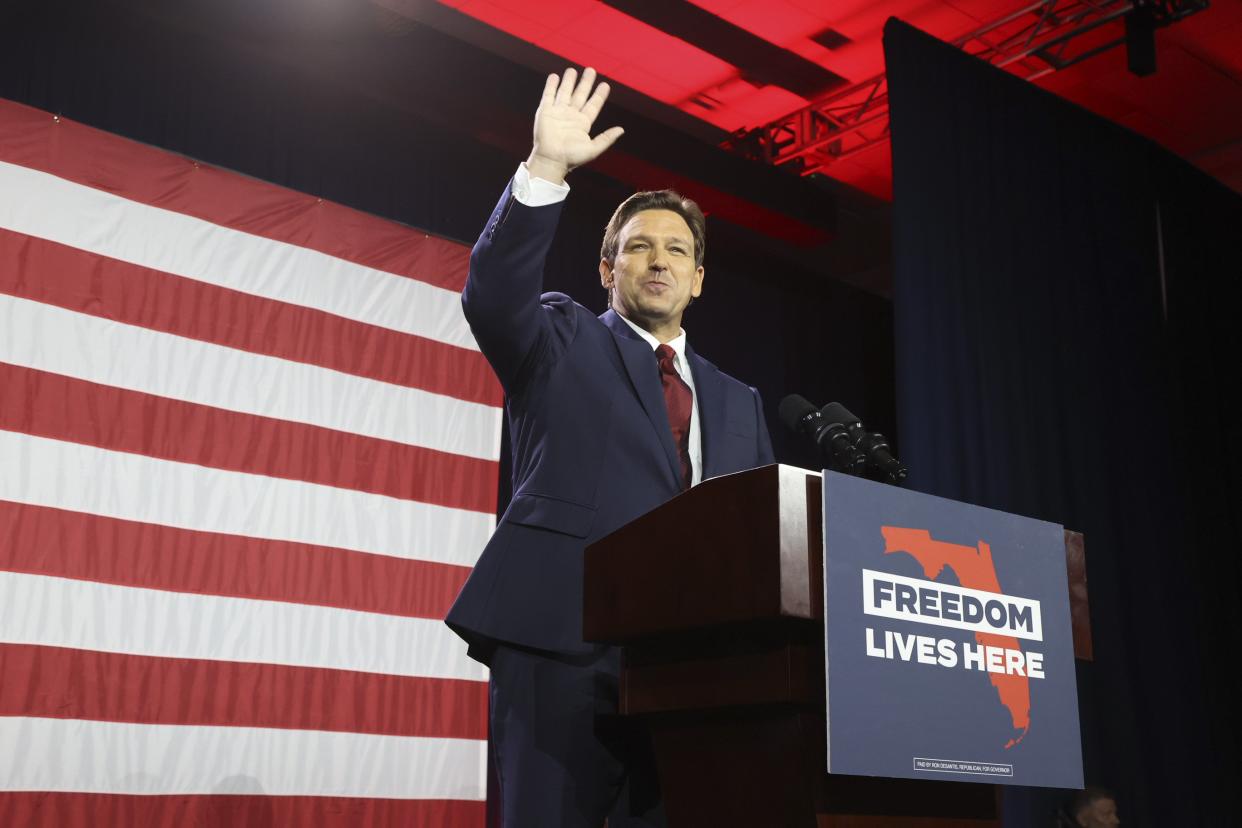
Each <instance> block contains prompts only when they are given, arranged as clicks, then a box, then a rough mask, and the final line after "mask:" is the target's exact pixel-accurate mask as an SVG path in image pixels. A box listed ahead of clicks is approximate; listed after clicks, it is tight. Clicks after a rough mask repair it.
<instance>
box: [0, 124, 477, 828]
mask: <svg viewBox="0 0 1242 828" xmlns="http://www.w3.org/2000/svg"><path fill="white" fill-rule="evenodd" d="M411 151H416V148H411ZM411 186H416V182H411ZM468 259H469V250H468V249H467V248H465V247H463V246H462V245H460V244H456V243H451V242H447V241H444V240H441V239H438V238H434V237H430V236H428V235H426V234H424V233H422V232H419V231H416V230H412V229H410V228H407V227H403V226H399V225H396V224H394V223H391V222H387V221H383V220H380V219H377V218H374V217H372V216H367V215H363V214H360V213H358V212H355V211H352V210H349V209H346V208H343V207H341V206H338V205H333V204H331V203H327V202H323V201H321V200H319V199H316V198H314V197H312V196H307V195H303V194H299V193H295V192H291V191H289V190H285V189H282V188H279V187H275V186H272V185H269V184H265V183H263V182H259V181H255V180H251V179H247V178H245V177H243V176H240V175H237V174H234V173H229V172H224V171H221V170H218V169H213V168H210V167H208V166H206V165H200V164H198V163H195V162H194V161H192V160H190V159H187V158H184V157H181V156H177V155H173V154H170V153H167V152H163V151H160V150H157V149H153V148H151V147H147V146H143V145H140V144H137V143H135V142H132V141H128V140H125V139H122V138H119V137H116V136H113V135H109V134H106V133H102V132H99V131H97V130H93V129H90V128H87V127H85V126H82V125H80V124H75V123H72V122H69V121H67V120H64V119H60V118H56V117H54V116H53V115H51V114H48V113H45V112H41V111H38V110H34V109H30V108H28V107H24V106H20V105H17V104H14V103H11V102H6V101H0V825H2V826H24V825H46V826H58V828H60V827H62V826H66V827H67V828H77V827H78V826H82V827H83V828H85V826H122V825H124V826H129V825H141V826H192V825H228V826H242V825H280V826H285V825H289V826H358V825H384V826H387V825H394V826H395V825H401V826H435V827H436V828H453V827H454V826H480V825H482V824H483V821H484V802H483V800H484V798H485V791H486V781H485V780H486V774H485V762H486V741H485V740H486V706H487V685H486V673H485V670H484V668H482V667H481V666H480V665H478V664H476V663H474V662H472V661H470V660H468V659H467V658H466V655H465V647H464V646H463V645H462V643H461V642H459V641H458V640H457V639H456V638H455V637H454V636H453V635H452V633H451V632H450V631H449V630H448V629H447V628H446V627H445V626H444V625H443V623H442V622H441V620H440V619H441V618H442V617H443V616H444V613H445V612H446V611H447V609H448V607H449V605H450V603H451V602H452V600H453V598H454V597H455V596H456V594H457V590H458V588H459V587H460V586H461V584H462V582H463V581H464V579H465V576H466V574H467V573H468V572H469V568H470V566H471V565H472V564H473V563H474V561H475V559H476V557H477V555H478V553H479V552H480V551H481V550H482V548H483V545H484V543H485V541H486V540H487V537H488V536H489V534H490V532H491V530H492V527H493V524H494V517H493V514H494V509H495V505H496V494H495V492H496V480H497V473H498V463H497V457H498V451H499V443H500V417H501V408H500V405H501V392H500V389H499V387H498V385H497V384H496V382H495V380H494V378H493V376H492V374H491V371H490V369H489V368H488V366H487V364H486V362H485V361H484V359H483V357H482V355H481V354H480V353H479V351H478V349H477V346H476V345H475V343H474V340H473V339H472V337H471V335H470V332H469V330H468V328H467V326H466V323H465V320H464V318H463V316H462V313H461V305H460V300H459V291H460V289H461V287H462V284H463V282H464V280H465V276H466V268H467V263H468Z"/></svg>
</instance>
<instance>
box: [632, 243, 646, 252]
mask: <svg viewBox="0 0 1242 828" xmlns="http://www.w3.org/2000/svg"><path fill="white" fill-rule="evenodd" d="M646 248H647V245H645V244H643V243H642V242H634V243H633V244H631V245H630V250H645V249H646Z"/></svg>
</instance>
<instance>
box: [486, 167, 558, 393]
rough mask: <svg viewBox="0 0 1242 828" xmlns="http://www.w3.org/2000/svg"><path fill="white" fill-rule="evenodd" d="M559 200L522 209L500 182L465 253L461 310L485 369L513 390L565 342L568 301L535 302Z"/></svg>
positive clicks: (518, 387)
mask: <svg viewBox="0 0 1242 828" xmlns="http://www.w3.org/2000/svg"><path fill="white" fill-rule="evenodd" d="M563 205H564V202H559V203H556V204H549V205H545V206H541V207H528V206H526V205H524V204H522V203H521V202H520V201H518V200H517V199H516V198H514V196H513V192H512V185H510V186H509V187H506V188H505V191H504V194H503V195H502V196H501V197H500V201H499V203H497V205H496V209H495V210H493V211H492V215H491V217H490V218H489V219H488V220H487V226H486V227H485V228H484V229H483V233H482V235H480V236H479V240H478V242H477V243H476V244H475V246H474V250H473V251H472V252H471V254H470V274H469V276H468V277H467V279H466V287H465V290H463V291H462V308H463V310H464V311H465V315H466V321H467V322H469V323H470V330H471V332H472V333H473V334H474V338H475V340H476V341H478V343H479V348H480V350H482V351H483V355H484V356H486V357H487V360H488V362H490V363H491V365H492V369H493V370H494V371H495V372H496V376H497V377H498V378H499V379H500V383H501V385H503V386H504V388H505V392H506V393H507V394H509V395H510V396H514V395H515V394H517V393H518V392H519V391H520V390H521V387H522V386H523V384H524V383H525V381H526V379H527V378H528V377H529V376H530V373H531V371H532V369H533V367H534V366H535V365H537V364H538V363H539V362H540V361H543V360H546V359H550V358H552V357H554V356H555V353H556V352H558V351H559V350H561V349H563V347H564V345H565V343H566V342H568V341H570V340H572V338H573V334H574V330H573V328H574V326H575V325H576V316H575V315H574V313H573V312H572V303H569V302H568V301H566V302H551V303H548V304H544V303H542V302H541V301H540V290H541V288H542V285H543V268H544V262H545V260H546V259H547V255H548V248H549V247H550V246H551V244H552V238H553V236H554V235H555V233H556V225H557V222H558V221H559V219H560V215H561V209H562V207H563Z"/></svg>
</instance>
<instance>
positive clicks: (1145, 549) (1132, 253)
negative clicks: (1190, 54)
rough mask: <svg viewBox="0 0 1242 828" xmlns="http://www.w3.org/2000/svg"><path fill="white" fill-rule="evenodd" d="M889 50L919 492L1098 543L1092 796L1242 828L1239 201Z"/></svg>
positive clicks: (924, 49)
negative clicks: (1237, 656) (1235, 669)
mask: <svg viewBox="0 0 1242 828" xmlns="http://www.w3.org/2000/svg"><path fill="white" fill-rule="evenodd" d="M885 49H886V53H887V58H888V77H889V84H890V90H891V95H892V113H893V114H892V129H893V166H894V179H893V180H894V185H895V190H894V199H893V203H894V228H893V235H894V240H895V243H894V264H895V285H894V308H895V316H896V342H897V367H898V371H897V384H898V389H899V395H900V399H901V401H902V405H901V407H900V425H901V432H902V436H903V448H904V452H905V456H904V458H903V459H904V460H905V461H906V462H908V463H909V464H910V466H911V468H912V469H913V470H914V471H913V473H912V476H911V481H910V482H911V485H912V486H913V487H914V488H917V489H920V490H922V491H926V492H930V493H934V494H937V495H941V496H944V497H951V498H955V499H959V500H965V501H968V502H972V503H977V504H979V505H983V506H989V507H992V508H996V509H1002V510H1004V511H1009V512H1016V513H1018V514H1023V515H1029V516H1031V517H1036V518H1042V519H1044V520H1050V521H1054V522H1056V523H1061V524H1064V525H1066V526H1069V527H1071V528H1074V529H1078V530H1080V531H1082V532H1083V533H1084V534H1085V536H1086V553H1087V577H1088V582H1089V585H1090V597H1091V623H1092V637H1093V644H1094V648H1095V654H1096V658H1095V661H1094V662H1093V663H1090V664H1084V663H1081V662H1080V663H1079V665H1078V666H1079V669H1078V678H1079V708H1080V718H1081V721H1082V729H1083V760H1084V772H1085V776H1086V780H1087V782H1088V783H1095V784H1104V785H1107V786H1109V787H1111V788H1114V789H1115V790H1116V791H1117V793H1118V800H1119V804H1120V810H1121V814H1122V820H1123V823H1124V824H1127V825H1236V824H1237V823H1238V816H1237V811H1238V808H1237V805H1236V804H1235V797H1234V794H1233V785H1234V783H1235V780H1236V777H1237V771H1238V768H1239V763H1238V756H1237V752H1238V747H1239V725H1238V717H1237V714H1236V702H1237V699H1238V697H1239V694H1238V692H1237V689H1236V685H1235V684H1234V680H1233V678H1232V662H1233V660H1234V656H1233V655H1232V653H1233V652H1234V651H1235V647H1236V642H1237V641H1238V640H1239V633H1242V625H1240V624H1239V612H1238V601H1237V598H1236V597H1235V596H1236V585H1237V584H1238V578H1239V575H1240V574H1242V569H1240V567H1239V565H1238V557H1237V552H1236V547H1237V543H1236V539H1237V538H1238V536H1239V529H1242V526H1239V519H1238V511H1239V506H1240V505H1242V487H1240V486H1239V483H1238V480H1237V477H1236V476H1235V474H1234V471H1235V469H1236V468H1237V467H1238V464H1239V461H1240V460H1242V423H1240V422H1239V415H1240V414H1242V411H1239V406H1238V404H1237V402H1236V401H1235V389H1234V388H1233V386H1234V385H1236V383H1237V381H1238V375H1239V371H1238V364H1239V363H1238V358H1239V356H1240V355H1242V348H1240V347H1239V345H1240V341H1239V332H1238V326H1237V323H1236V314H1237V309H1238V307H1239V300H1242V287H1240V286H1239V276H1242V248H1239V247H1238V245H1237V236H1238V233H1239V231H1242V197H1239V196H1238V195H1237V194H1236V193H1233V192H1232V191H1230V190H1227V189H1226V188H1225V187H1223V186H1222V185H1221V184H1219V183H1218V182H1217V181H1215V180H1213V179H1211V178H1209V177H1208V176H1206V175H1205V174H1203V173H1201V172H1199V171H1198V170H1196V169H1194V168H1193V167H1191V166H1190V165H1189V164H1186V163H1185V162H1183V161H1181V160H1180V159H1177V158H1175V157H1173V156H1171V155H1169V154H1168V153H1166V152H1165V151H1163V150H1161V149H1160V148H1158V147H1156V146H1155V145H1154V144H1151V143H1150V142H1148V141H1146V140H1145V139H1142V138H1139V137H1138V136H1136V135H1134V134H1133V133H1130V132H1128V131H1126V130H1124V129H1122V128H1120V127H1118V126H1116V125H1114V124H1112V123H1109V122H1107V121H1105V120H1103V119H1101V118H1099V117H1097V116H1094V115H1092V114H1090V113H1087V112H1085V111H1083V110H1080V109H1078V108H1077V107H1074V106H1072V105H1069V104H1067V103H1065V102H1064V101H1063V100H1061V99H1059V98H1057V97H1055V96H1053V95H1050V94H1048V93H1046V92H1043V91H1041V90H1039V89H1037V88H1035V87H1033V86H1031V85H1030V84H1026V83H1023V82H1021V81H1019V80H1018V79H1017V78H1014V77H1012V76H1010V75H1008V74H1005V73H1003V72H999V71H995V70H992V69H990V68H989V67H985V66H983V65H982V64H981V63H980V62H978V61H976V60H973V59H971V58H968V57H967V56H965V55H963V54H962V53H961V52H959V51H957V50H955V49H951V48H949V47H947V46H945V45H944V44H942V43H940V42H938V41H935V40H933V39H932V38H929V37H927V36H926V35H924V34H922V33H921V32H919V31H917V30H915V29H912V28H910V27H908V26H905V25H904V24H900V23H897V22H896V21H890V22H889V25H888V27H887V29H886V32H885ZM940 90H952V93H951V94H945V93H944V92H943V91H940ZM915 401H917V404H915ZM1063 796H1064V795H1063V794H1061V793H1058V792H1055V791H1042V790H1040V789H1035V788H1031V789H1014V790H1013V791H1007V792H1006V797H1005V809H1006V824H1007V825H1032V826H1036V825H1041V824H1046V822H1041V819H1042V818H1043V815H1045V814H1047V813H1049V812H1051V810H1052V809H1053V808H1054V807H1055V805H1056V802H1057V801H1058V799H1059V798H1062V797H1063Z"/></svg>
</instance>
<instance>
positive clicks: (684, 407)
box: [655, 345, 694, 489]
mask: <svg viewBox="0 0 1242 828" xmlns="http://www.w3.org/2000/svg"><path fill="white" fill-rule="evenodd" d="M655 353H656V359H657V360H659V362H660V384H661V385H663V386H664V405H665V407H667V408H668V424H669V425H670V426H672V428H673V443H674V445H676V446H677V456H678V457H679V458H680V459H681V487H682V488H683V489H688V488H690V483H691V482H692V481H693V479H694V476H693V475H694V470H693V467H692V466H691V465H690V412H691V410H692V409H693V408H694V394H692V393H691V392H690V386H688V385H686V382H685V380H683V379H682V378H681V375H680V374H678V373H677V366H676V365H674V364H673V360H674V359H676V357H677V352H676V351H674V350H673V349H672V347H671V346H668V345H661V346H660V347H658V348H656V351H655Z"/></svg>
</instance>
